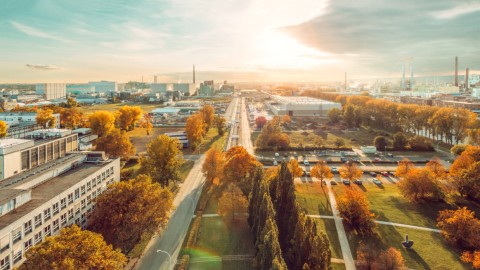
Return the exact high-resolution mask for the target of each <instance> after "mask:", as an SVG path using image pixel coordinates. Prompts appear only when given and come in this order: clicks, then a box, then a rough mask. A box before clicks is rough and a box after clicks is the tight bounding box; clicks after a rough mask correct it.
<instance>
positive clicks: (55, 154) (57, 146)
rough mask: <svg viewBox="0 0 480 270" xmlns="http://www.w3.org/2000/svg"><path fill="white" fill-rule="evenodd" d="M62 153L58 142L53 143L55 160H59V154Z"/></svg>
mask: <svg viewBox="0 0 480 270" xmlns="http://www.w3.org/2000/svg"><path fill="white" fill-rule="evenodd" d="M59 152H60V145H59V143H58V141H54V142H53V158H58V154H59Z"/></svg>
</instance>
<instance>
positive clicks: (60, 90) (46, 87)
mask: <svg viewBox="0 0 480 270" xmlns="http://www.w3.org/2000/svg"><path fill="white" fill-rule="evenodd" d="M35 93H36V94H37V95H42V96H43V98H44V99H45V100H53V99H60V98H65V97H66V96H67V86H66V84H65V83H40V84H37V85H36V87H35Z"/></svg>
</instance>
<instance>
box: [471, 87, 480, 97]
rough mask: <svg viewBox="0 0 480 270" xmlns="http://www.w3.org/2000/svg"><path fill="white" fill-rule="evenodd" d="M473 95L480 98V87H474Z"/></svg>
mask: <svg viewBox="0 0 480 270" xmlns="http://www.w3.org/2000/svg"><path fill="white" fill-rule="evenodd" d="M472 97H474V98H480V88H472Z"/></svg>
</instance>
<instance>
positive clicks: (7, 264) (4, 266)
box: [0, 255, 10, 270]
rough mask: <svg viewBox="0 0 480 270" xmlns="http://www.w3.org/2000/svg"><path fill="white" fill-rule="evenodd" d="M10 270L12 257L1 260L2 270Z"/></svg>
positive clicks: (0, 269)
mask: <svg viewBox="0 0 480 270" xmlns="http://www.w3.org/2000/svg"><path fill="white" fill-rule="evenodd" d="M8 269H10V257H9V256H8V255H7V256H6V257H5V258H3V259H1V260H0V270H8Z"/></svg>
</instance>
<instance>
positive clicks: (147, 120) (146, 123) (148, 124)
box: [140, 113, 153, 136]
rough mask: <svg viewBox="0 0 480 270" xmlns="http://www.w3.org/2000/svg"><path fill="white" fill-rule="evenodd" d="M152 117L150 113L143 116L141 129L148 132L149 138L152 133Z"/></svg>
mask: <svg viewBox="0 0 480 270" xmlns="http://www.w3.org/2000/svg"><path fill="white" fill-rule="evenodd" d="M152 122H153V120H152V116H151V115H150V114H148V113H146V114H144V115H143V120H142V122H141V124H140V127H142V128H144V129H145V130H146V131H147V136H148V135H150V132H152V128H153V124H152Z"/></svg>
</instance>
